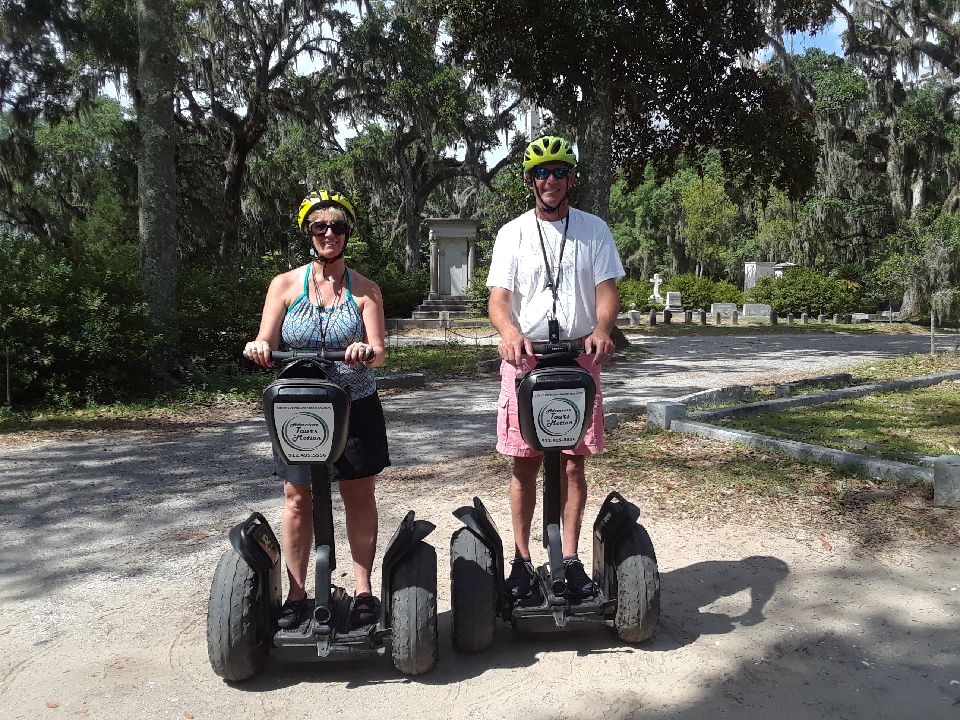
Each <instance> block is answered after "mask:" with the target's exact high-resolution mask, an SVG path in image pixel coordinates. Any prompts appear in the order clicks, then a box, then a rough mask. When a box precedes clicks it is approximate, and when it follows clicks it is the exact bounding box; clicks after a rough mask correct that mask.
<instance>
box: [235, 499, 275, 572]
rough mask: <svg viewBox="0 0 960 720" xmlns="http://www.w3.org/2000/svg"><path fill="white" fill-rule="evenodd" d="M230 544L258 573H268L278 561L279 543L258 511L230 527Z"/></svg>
mask: <svg viewBox="0 0 960 720" xmlns="http://www.w3.org/2000/svg"><path fill="white" fill-rule="evenodd" d="M228 537H229V539H230V544H231V545H232V546H233V549H234V550H236V552H237V554H238V555H239V556H240V557H242V558H243V559H244V560H246V562H247V565H249V566H250V567H251V568H253V569H254V570H256V571H257V572H259V573H269V572H270V571H271V570H272V569H273V567H274V566H275V565H276V564H277V563H278V562H280V543H279V541H278V540H277V536H276V535H274V534H273V530H272V529H271V528H270V523H268V522H267V520H266V518H264V517H263V515H261V514H260V513H258V512H255V513H251V514H250V517H248V518H247V519H246V520H244V521H243V522H242V523H240V524H239V525H234V526H233V527H232V528H230V533H229V535H228Z"/></svg>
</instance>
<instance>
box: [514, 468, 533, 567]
mask: <svg viewBox="0 0 960 720" xmlns="http://www.w3.org/2000/svg"><path fill="white" fill-rule="evenodd" d="M540 463H541V458H539V457H515V458H513V477H512V478H510V514H511V516H512V520H513V541H514V543H515V544H516V546H517V550H518V551H519V553H520V557H523V558H529V557H530V527H531V525H532V524H533V513H534V511H535V510H536V509H537V474H538V473H539V472H540Z"/></svg>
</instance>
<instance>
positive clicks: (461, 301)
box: [413, 218, 480, 320]
mask: <svg viewBox="0 0 960 720" xmlns="http://www.w3.org/2000/svg"><path fill="white" fill-rule="evenodd" d="M425 222H426V223H427V227H428V228H430V294H429V295H428V296H427V298H426V299H425V300H424V301H423V304H422V305H420V306H419V307H418V308H417V309H416V310H414V312H413V319H414V320H431V319H437V318H438V317H439V314H440V311H442V310H446V311H448V312H449V313H450V317H458V316H461V315H466V314H467V300H468V298H467V287H468V285H469V284H470V278H471V277H473V269H474V260H475V257H476V244H477V230H478V228H479V227H480V221H479V220H476V219H474V218H427V219H426V221H425Z"/></svg>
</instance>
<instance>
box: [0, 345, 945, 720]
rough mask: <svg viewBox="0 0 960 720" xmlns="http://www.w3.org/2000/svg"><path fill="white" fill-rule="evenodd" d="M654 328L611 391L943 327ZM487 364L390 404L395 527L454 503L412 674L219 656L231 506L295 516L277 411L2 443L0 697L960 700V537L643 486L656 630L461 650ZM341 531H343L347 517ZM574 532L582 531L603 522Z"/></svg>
mask: <svg viewBox="0 0 960 720" xmlns="http://www.w3.org/2000/svg"><path fill="white" fill-rule="evenodd" d="M642 342H643V344H644V345H646V346H647V347H648V348H649V349H650V351H651V352H652V353H653V354H652V356H651V357H650V358H647V359H644V360H639V361H636V360H632V361H625V362H622V363H617V364H615V365H613V366H611V368H610V370H609V373H608V374H607V376H606V380H605V382H606V384H607V388H608V390H607V402H608V406H609V407H611V408H612V409H616V408H618V407H628V406H630V407H637V406H639V405H642V404H643V403H645V402H647V401H649V400H651V399H654V398H661V397H663V398H666V397H677V396H680V395H683V394H686V393H689V392H693V391H696V390H703V389H707V388H711V387H717V386H720V385H730V384H735V383H745V382H751V381H759V380H769V379H770V378H771V377H772V376H791V375H797V374H806V375H810V374H816V373H818V372H821V371H826V370H835V369H838V368H840V367H844V366H847V365H850V364H853V363H858V362H862V361H864V360H869V359H871V358H882V357H889V356H892V355H895V354H899V353H903V352H911V351H923V350H924V349H925V345H924V343H925V342H926V339H925V338H923V337H917V336H903V337H899V336H861V335H851V336H836V335H808V334H804V335H797V336H792V335H778V336H774V337H771V336H763V337H749V336H746V335H744V336H742V337H722V338H721V337H711V338H693V337H691V338H653V339H645V340H643V341H642ZM496 387H497V385H496V380H495V379H493V378H491V379H490V380H489V381H487V382H484V383H452V384H450V385H449V386H448V387H445V388H442V389H430V390H421V391H416V392H409V393H403V394H395V395H391V396H390V397H388V398H386V400H385V403H384V404H385V407H386V408H387V412H388V416H389V419H388V422H389V427H390V434H391V455H392V456H393V460H394V467H393V468H391V469H390V470H388V471H387V472H386V473H384V476H383V480H382V482H381V483H380V486H379V490H378V494H379V498H380V507H381V528H380V532H381V550H382V545H383V543H384V542H386V540H387V538H389V536H390V535H391V534H392V532H393V529H394V527H395V526H396V523H397V522H399V520H400V518H401V517H402V515H403V513H404V512H405V511H406V510H407V508H409V507H413V508H415V509H416V510H417V513H418V515H419V516H421V517H426V518H429V519H430V520H432V521H434V522H436V523H437V526H438V528H437V531H436V532H435V533H434V534H433V535H431V537H430V540H431V541H432V543H433V544H434V545H435V546H436V547H437V550H438V555H439V567H440V588H439V591H440V595H439V609H440V612H441V616H440V625H441V660H440V664H439V666H438V668H437V670H436V671H434V672H433V673H431V674H429V675H427V676H424V677H422V678H418V679H414V680H412V681H411V680H409V679H405V678H402V677H400V676H398V675H397V674H396V673H395V672H393V671H392V669H391V668H390V665H389V662H388V661H386V660H383V661H380V662H373V663H367V664H359V663H348V664H341V665H314V664H306V665H294V664H288V663H283V662H275V663H273V664H271V666H270V667H269V668H268V670H267V671H266V672H265V673H264V675H263V676H261V677H260V678H258V679H256V680H255V681H253V682H251V683H248V684H246V685H243V686H238V687H231V686H229V685H227V684H225V683H223V682H222V681H220V679H219V678H217V677H216V676H215V675H213V673H212V672H211V670H210V668H209V664H208V663H207V658H206V648H205V639H204V638H205V612H206V600H207V593H208V592H209V586H210V577H211V575H212V572H213V568H214V566H215V564H216V561H217V558H218V557H219V556H220V554H221V553H222V552H223V550H224V546H225V541H224V534H225V531H226V529H227V528H228V527H229V526H230V525H232V524H233V523H235V522H237V521H238V520H240V519H242V518H243V517H245V515H246V513H248V512H249V511H250V510H251V509H260V510H262V511H263V512H264V513H265V514H266V515H267V517H268V519H269V520H270V522H271V523H272V524H273V525H274V527H277V524H278V523H277V521H278V514H279V512H278V511H279V488H278V486H277V483H276V481H275V480H274V479H273V478H271V477H269V463H268V457H269V446H268V441H267V438H266V433H265V430H264V428H263V425H262V421H261V420H259V419H245V420H237V421H232V422H218V423H213V424H209V425H204V424H202V423H199V422H184V423H182V424H181V425H180V426H176V425H173V426H169V425H168V426H164V427H163V428H155V429H144V430H139V431H123V432H116V433H104V434H100V435H96V436H84V437H82V438H81V439H71V438H57V437H51V438H49V439H47V440H44V441H42V442H33V443H30V444H27V445H22V446H19V447H10V448H5V449H3V450H2V451H0V523H2V528H3V530H2V536H0V537H2V542H3V552H2V554H0V718H57V717H62V718H67V717H69V718H150V719H153V718H171V719H179V720H183V719H186V720H190V719H191V718H196V719H198V720H199V719H200V718H224V717H230V718H267V717H271V718H272V717H283V718H288V719H296V718H313V717H316V716H318V715H323V716H328V715H329V716H334V717H338V718H364V719H366V718H379V717H400V716H408V717H418V718H419V717H428V718H429V717H440V716H442V717H444V718H454V719H459V718H471V719H472V718H499V717H502V716H503V715H504V714H506V713H507V712H509V714H511V715H519V716H521V717H531V718H534V719H537V720H539V719H540V718H544V719H546V718H556V717H561V718H565V717H571V718H572V717H577V718H580V717H583V716H585V715H595V714H602V715H603V717H604V718H608V719H610V720H620V719H621V718H624V719H625V718H650V719H654V720H659V719H666V718H681V717H682V718H685V719H693V720H697V719H701V718H702V719H703V720H706V719H707V718H710V719H711V720H712V719H713V718H716V717H736V718H747V719H751V718H756V719H757V720H760V719H761V718H764V719H765V718H769V717H770V716H771V714H772V713H776V714H777V715H779V716H783V717H784V718H804V719H806V718H810V719H811V720H813V719H814V718H818V719H819V718H822V717H826V716H830V717H836V718H864V719H867V718H870V719H871V720H872V719H873V718H891V719H892V718H906V717H923V718H931V719H933V720H939V719H940V718H944V719H946V718H950V719H951V720H955V719H956V718H957V717H958V715H957V704H958V703H960V661H958V655H957V630H956V629H957V627H958V626H960V557H958V553H957V550H956V548H942V547H933V548H931V547H919V546H912V545H903V546H900V547H893V548H889V549H887V550H885V551H883V552H882V553H880V554H865V553H864V552H863V550H862V549H861V548H858V547H857V546H856V545H855V544H853V543H852V542H851V541H849V540H848V539H847V538H845V537H844V536H843V535H842V534H841V533H840V532H839V531H837V532H836V533H834V532H830V531H829V530H828V531H827V534H826V535H820V533H819V531H818V532H817V533H812V532H811V531H810V529H806V528H790V527H783V528H778V529H774V530H770V529H769V528H760V527H755V526H752V525H750V524H746V523H747V522H748V520H744V521H742V522H743V523H744V524H740V523H739V522H735V521H734V522H725V523H716V524H713V525H709V526H704V525H702V524H696V523H693V522H691V521H685V520H681V519H677V518H676V517H673V516H669V515H663V514H657V513H656V512H654V511H653V510H652V509H650V508H644V512H645V517H644V523H645V525H646V526H647V527H648V529H649V530H650V533H651V536H652V537H653V539H654V542H655V543H656V546H657V553H658V557H659V562H660V571H661V573H662V584H663V616H662V620H661V625H660V629H659V631H658V633H657V635H656V637H655V638H654V640H653V641H652V642H651V643H649V644H647V645H644V646H640V647H630V646H625V645H622V644H621V643H619V642H618V641H616V640H615V639H614V638H613V637H612V636H610V635H608V634H607V633H605V632H599V631H590V632H579V633H568V634H556V635H547V636H535V637H527V638H521V639H516V638H513V637H512V634H511V632H510V630H509V628H507V627H503V628H502V629H501V630H500V631H498V634H497V638H496V642H495V644H494V647H493V648H492V649H491V650H490V651H489V652H486V653H483V654H480V655H477V656H463V655H458V654H456V653H454V652H453V650H452V648H451V647H450V643H449V588H448V583H447V578H446V567H447V563H448V550H447V545H448V541H449V537H450V534H451V532H452V531H453V530H454V528H455V527H456V524H457V523H456V521H455V519H454V518H453V517H452V515H451V511H452V510H453V509H454V508H456V507H457V506H459V505H462V504H464V503H467V502H469V499H470V498H471V497H472V496H473V495H474V494H479V495H481V496H483V497H484V499H485V500H486V501H487V503H488V507H489V508H490V510H491V512H492V514H493V516H494V519H495V520H496V522H497V523H498V525H499V526H500V527H501V528H508V527H509V515H508V507H507V498H506V497H505V492H504V489H503V478H502V477H497V476H496V475H495V474H491V472H492V471H491V469H490V468H491V463H490V462H488V460H487V459H488V458H489V455H488V453H489V452H490V449H491V440H490V433H491V430H492V422H493V420H492V417H493V415H492V413H493V411H494V403H495V398H496ZM478 454H479V455H483V456H484V457H482V458H480V460H478V459H477V455H478ZM592 482H593V483H594V484H593V487H598V486H606V485H609V486H615V484H616V479H615V478H593V480H592ZM600 494H601V493H600V492H599V491H595V492H594V493H593V495H592V497H591V500H590V504H589V507H588V512H587V515H588V517H592V516H593V514H594V513H595V512H596V508H597V504H598V501H599V499H600V498H599V495H600ZM634 499H635V500H636V501H637V502H638V503H639V504H640V505H641V507H643V498H634ZM336 505H337V511H336V512H335V514H336V517H337V518H338V520H337V522H338V523H339V522H340V520H339V519H340V517H341V516H342V513H341V512H340V511H339V501H337V504H336ZM337 534H338V542H340V543H341V546H343V540H344V537H343V528H342V527H341V526H340V525H339V524H338V527H337ZM581 547H582V548H585V549H587V552H586V553H585V555H589V547H590V544H589V538H588V537H587V530H586V528H585V530H584V536H583V539H582V543H581ZM340 572H341V571H340V570H338V573H340ZM344 581H345V582H347V583H349V579H344ZM376 581H377V578H376V577H375V582H376ZM507 707H508V708H510V709H509V711H507V710H505V709H504V708H507Z"/></svg>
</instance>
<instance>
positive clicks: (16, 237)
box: [0, 229, 160, 407]
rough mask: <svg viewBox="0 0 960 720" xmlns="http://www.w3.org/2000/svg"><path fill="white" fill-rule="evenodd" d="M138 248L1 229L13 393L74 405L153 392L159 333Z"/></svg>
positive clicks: (2, 324)
mask: <svg viewBox="0 0 960 720" xmlns="http://www.w3.org/2000/svg"><path fill="white" fill-rule="evenodd" d="M138 253H139V251H138V249H137V248H136V247H135V246H132V245H129V244H121V245H118V246H116V247H113V248H111V251H110V252H108V253H107V252H104V253H100V252H95V251H89V250H87V251H84V250H83V249H79V250H76V251H75V255H74V256H73V257H66V256H64V254H63V253H62V252H59V251H54V250H51V249H49V248H46V247H44V246H43V244H42V243H41V242H40V240H39V239H37V238H36V237H33V236H30V235H27V234H25V233H20V232H17V231H13V230H10V229H0V318H2V320H0V329H2V333H3V341H4V345H5V350H6V351H8V352H9V357H10V385H11V394H12V396H13V397H12V400H13V401H14V402H15V403H17V404H20V405H23V404H30V405H32V404H38V403H43V404H46V405H52V406H56V407H69V406H76V405H81V404H84V403H89V402H94V401H96V402H100V401H113V400H122V399H126V398H131V397H136V396H139V395H142V394H145V393H148V392H149V391H150V390H151V389H152V388H153V386H154V381H155V380H156V375H155V374H154V370H153V367H152V365H151V358H152V357H153V356H154V353H155V351H156V349H157V348H158V347H159V344H160V343H159V340H160V338H159V335H158V334H157V333H156V332H155V331H154V330H153V328H151V326H150V322H149V319H148V314H147V309H146V304H145V302H144V297H143V289H142V286H141V283H140V278H139V274H138V272H137V271H136V270H135V268H136V267H137V264H138V261H137V258H138Z"/></svg>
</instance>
